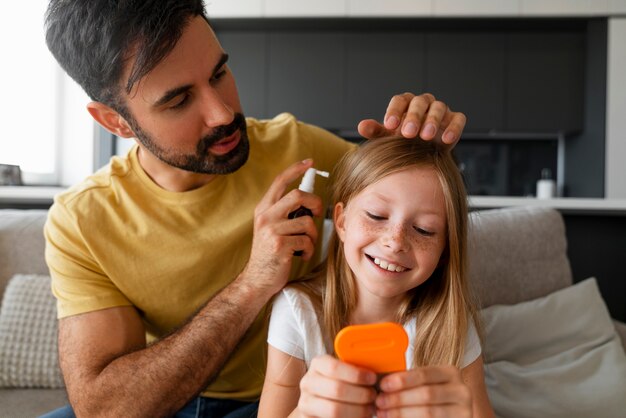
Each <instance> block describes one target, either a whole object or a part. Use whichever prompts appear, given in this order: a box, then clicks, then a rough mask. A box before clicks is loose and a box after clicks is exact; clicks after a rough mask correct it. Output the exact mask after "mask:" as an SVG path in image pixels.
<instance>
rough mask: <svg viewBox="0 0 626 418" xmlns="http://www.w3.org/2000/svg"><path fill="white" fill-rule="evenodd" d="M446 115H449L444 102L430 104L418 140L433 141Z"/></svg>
mask: <svg viewBox="0 0 626 418" xmlns="http://www.w3.org/2000/svg"><path fill="white" fill-rule="evenodd" d="M447 113H449V109H448V105H446V104H445V103H444V102H440V101H434V102H432V103H431V104H430V107H429V108H428V112H427V113H426V117H425V118H424V124H423V125H422V129H421V131H420V138H422V139H425V140H431V139H434V138H435V136H436V135H437V131H438V130H439V127H440V126H441V124H442V122H443V120H444V118H445V116H446V114H447Z"/></svg>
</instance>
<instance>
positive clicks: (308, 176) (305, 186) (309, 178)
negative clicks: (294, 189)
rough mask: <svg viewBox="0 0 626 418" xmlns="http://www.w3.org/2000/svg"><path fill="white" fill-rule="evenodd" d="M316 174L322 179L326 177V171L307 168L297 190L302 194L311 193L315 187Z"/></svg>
mask: <svg viewBox="0 0 626 418" xmlns="http://www.w3.org/2000/svg"><path fill="white" fill-rule="evenodd" d="M316 174H318V175H320V176H322V177H328V175H329V174H328V171H320V170H316V169H314V168H309V169H308V170H307V171H306V173H304V177H302V181H301V182H300V186H299V187H298V189H300V190H302V191H303V192H307V193H313V188H314V187H315V175H316Z"/></svg>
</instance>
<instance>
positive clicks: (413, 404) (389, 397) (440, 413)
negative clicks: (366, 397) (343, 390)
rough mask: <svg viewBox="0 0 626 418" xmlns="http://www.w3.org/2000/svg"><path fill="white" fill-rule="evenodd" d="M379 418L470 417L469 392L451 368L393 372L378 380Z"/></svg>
mask: <svg viewBox="0 0 626 418" xmlns="http://www.w3.org/2000/svg"><path fill="white" fill-rule="evenodd" d="M380 388H381V393H380V394H379V395H378V397H377V398H376V407H377V417H378V418H400V417H411V418H418V417H437V418H439V417H441V418H444V417H454V418H470V417H471V416H472V393H471V390H470V388H469V387H468V386H467V385H465V383H463V379H462V377H461V371H460V370H459V369H458V368H456V367H453V366H427V367H420V368H417V369H413V370H408V371H405V372H397V373H392V374H389V375H387V376H385V377H384V378H383V379H382V380H381V381H380Z"/></svg>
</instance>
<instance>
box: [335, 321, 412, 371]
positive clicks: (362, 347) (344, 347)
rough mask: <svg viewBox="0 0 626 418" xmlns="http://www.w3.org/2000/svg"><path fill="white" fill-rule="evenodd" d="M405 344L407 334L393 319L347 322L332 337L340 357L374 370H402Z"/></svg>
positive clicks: (407, 338)
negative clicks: (389, 320) (356, 322)
mask: <svg viewBox="0 0 626 418" xmlns="http://www.w3.org/2000/svg"><path fill="white" fill-rule="evenodd" d="M408 346H409V337H408V336H407V335H406V332H405V331H404V328H402V325H400V324H396V323H395V322H381V323H377V324H365V325H350V326H347V327H345V328H344V329H342V330H341V331H339V333H338V334H337V336H336V337H335V352H336V353H337V356H338V357H339V359H340V360H343V361H345V362H346V363H350V364H353V365H355V366H361V367H365V368H367V369H370V370H372V371H374V372H376V373H390V372H397V371H401V370H406V360H405V357H404V353H405V352H406V349H407V347H408Z"/></svg>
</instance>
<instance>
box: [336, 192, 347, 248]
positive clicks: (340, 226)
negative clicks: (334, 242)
mask: <svg viewBox="0 0 626 418" xmlns="http://www.w3.org/2000/svg"><path fill="white" fill-rule="evenodd" d="M333 222H334V224H335V231H336V232H337V236H338V237H339V239H340V240H341V242H343V241H344V237H345V236H346V229H345V223H346V214H345V206H344V205H343V202H339V203H337V204H336V205H335V208H334V209H333Z"/></svg>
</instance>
